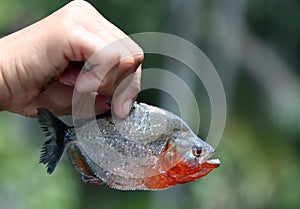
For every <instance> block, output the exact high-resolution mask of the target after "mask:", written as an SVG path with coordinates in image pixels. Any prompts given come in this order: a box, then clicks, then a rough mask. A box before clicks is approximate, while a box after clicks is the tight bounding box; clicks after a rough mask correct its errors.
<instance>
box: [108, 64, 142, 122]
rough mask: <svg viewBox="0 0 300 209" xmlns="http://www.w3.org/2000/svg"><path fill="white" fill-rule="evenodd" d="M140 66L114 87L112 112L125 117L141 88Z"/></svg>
mask: <svg viewBox="0 0 300 209" xmlns="http://www.w3.org/2000/svg"><path fill="white" fill-rule="evenodd" d="M140 84H141V66H140V67H138V69H137V71H136V72H135V73H134V74H132V75H130V76H128V77H127V78H126V79H124V80H123V81H122V82H121V83H120V85H119V86H118V88H117V89H116V91H115V93H114V96H113V98H112V107H113V111H114V113H115V114H116V115H117V116H118V117H120V118H125V117H126V116H127V115H128V114H129V111H130V109H131V107H132V104H133V101H134V100H135V99H136V97H137V94H138V93H139V91H140V88H141V85H140Z"/></svg>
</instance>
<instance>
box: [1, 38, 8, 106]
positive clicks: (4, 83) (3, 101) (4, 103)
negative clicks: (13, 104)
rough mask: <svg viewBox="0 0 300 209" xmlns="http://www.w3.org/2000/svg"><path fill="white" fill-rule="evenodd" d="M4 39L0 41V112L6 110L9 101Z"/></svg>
mask: <svg viewBox="0 0 300 209" xmlns="http://www.w3.org/2000/svg"><path fill="white" fill-rule="evenodd" d="M5 48H6V46H4V41H3V38H1V39H0V92H1V93H0V111H3V110H5V107H6V106H7V103H8V100H9V95H10V92H9V86H8V84H7V81H6V78H5V61H4V60H5V57H4V56H5V52H4V51H5V50H4V49H5Z"/></svg>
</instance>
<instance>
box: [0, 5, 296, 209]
mask: <svg viewBox="0 0 300 209" xmlns="http://www.w3.org/2000/svg"><path fill="white" fill-rule="evenodd" d="M67 2H68V1H67V0H51V1H46V0H44V1H41V0H27V1H23V0H0V37H3V36H5V35H7V34H9V33H12V32H14V31H16V30H18V29H21V28H23V27H25V26H27V25H29V24H31V23H33V22H35V21H38V20H39V19H41V18H43V17H45V16H47V15H49V14H50V13H52V12H53V11H55V10H57V9H58V8H60V7H62V6H63V5H64V4H66V3H67ZM90 2H91V3H92V4H93V5H94V6H95V7H96V8H97V9H98V10H99V11H100V12H101V13H102V14H103V15H104V16H105V17H106V18H107V19H109V20H110V21H112V22H113V23H114V24H116V25H117V26H118V27H120V28H121V29H122V30H124V31H125V32H126V33H128V34H132V33H137V32H147V31H156V32H165V33H171V34H174V35H178V36H180V37H182V38H185V39H187V40H189V41H191V42H192V43H194V44H195V45H197V46H198V47H199V48H200V49H201V50H202V51H203V52H204V53H205V54H206V55H207V56H208V57H209V59H210V60H211V61H212V63H213V64H214V66H215V67H216V70H217V71H218V73H219V75H220V77H221V79H222V82H223V84H224V88H225V92H226V96H227V104H228V117H227V124H226V128H225V132H224V135H223V137H222V140H221V142H220V144H219V146H218V147H217V153H216V155H217V157H219V158H221V160H222V165H221V166H220V167H219V168H218V169H217V170H215V171H213V172H212V173H211V174H209V175H208V176H206V177H204V178H202V179H200V180H199V181H197V182H192V183H189V184H186V185H181V186H176V187H174V188H171V189H168V190H166V191H159V192H140V191H138V192H137V191H136V192H120V191H115V190H112V189H109V188H107V187H104V186H103V187H93V186H89V185H86V184H84V183H82V182H81V181H80V178H79V175H78V174H77V173H76V172H75V171H74V169H73V168H72V167H71V164H70V163H69V161H68V159H66V158H64V159H63V160H62V162H61V163H60V165H59V166H58V169H57V170H56V171H55V173H54V174H53V175H51V176H48V174H46V171H45V168H44V167H43V166H42V165H39V164H38V157H39V151H40V147H41V144H42V143H43V141H44V137H43V134H42V132H41V130H40V128H39V124H38V123H37V121H36V120H35V119H31V118H25V117H22V116H18V115H14V114H11V113H7V112H1V113H0V208H1V209H2V208H3V209H39V208H43V209H47V208H49V209H50V208H51V209H58V208H63V209H74V208H76V209H81V208H82V209H92V208H99V209H102V208H103V209H115V208H123V209H126V208H130V209H135V208H144V209H158V208H164V209H169V208H170V209H171V208H172V209H177V208H178V209H179V208H180V209H181V208H195V209H196V208H206V209H217V208H223V209H237V208H244V209H248V208H249V209H253V208H255V209H267V208H272V209H279V208H282V209H283V208H284V209H286V208H289V209H293V208H295V209H296V208H299V205H300V180H299V179H300V162H299V161H300V138H299V137H300V105H299V104H300V87H299V85H300V83H299V79H300V71H299V67H300V59H299V53H300V1H299V0H285V1H282V0H209V1H208V0H186V1H182V0H152V1H149V0H93V1H90ZM16 50H18V49H16ZM148 67H156V68H163V69H168V70H170V71H172V72H173V73H176V74H178V75H179V76H180V77H182V79H184V80H185V81H186V83H188V84H189V85H190V87H191V89H192V91H193V93H194V94H195V95H196V98H197V101H198V103H199V108H200V112H201V126H200V127H199V133H198V134H199V136H201V137H202V138H204V139H205V136H206V134H207V131H208V128H209V122H210V105H209V100H208V96H207V93H206V92H205V89H204V87H203V86H202V84H201V82H200V81H199V80H196V79H195V76H193V74H192V73H191V71H190V70H189V69H187V68H186V67H185V66H183V65H182V64H181V63H178V62H176V60H171V59H169V58H167V57H161V56H158V55H151V54H147V55H146V56H145V62H144V68H148ZM162 82H167V81H162ZM187 99H188V98H187ZM138 100H139V101H144V102H148V103H151V104H155V105H158V106H161V107H165V108H167V109H169V110H171V111H174V112H178V107H177V106H176V103H175V101H174V99H172V98H171V97H170V96H169V95H168V94H166V93H164V92H160V91H158V90H146V91H144V92H142V93H141V94H140V96H139V98H138ZM187 108H188V107H187ZM66 119H68V118H66Z"/></svg>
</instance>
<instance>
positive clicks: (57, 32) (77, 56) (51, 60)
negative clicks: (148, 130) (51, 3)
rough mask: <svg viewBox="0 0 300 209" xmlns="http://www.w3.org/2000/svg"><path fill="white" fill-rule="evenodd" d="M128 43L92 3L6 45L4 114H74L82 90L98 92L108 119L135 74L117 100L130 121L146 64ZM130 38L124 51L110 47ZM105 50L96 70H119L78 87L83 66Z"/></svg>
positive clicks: (96, 74) (2, 52) (0, 75)
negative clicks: (42, 110) (45, 111)
mask: <svg viewBox="0 0 300 209" xmlns="http://www.w3.org/2000/svg"><path fill="white" fill-rule="evenodd" d="M126 37H127V36H126V34H124V33H123V32H122V31H121V30H119V29H118V28H117V27H116V26H114V25H113V24H111V23H110V22H109V21H107V20H106V19H105V18H104V17H103V16H102V15H101V14H100V13H99V12H97V10H96V9H95V8H94V7H93V6H92V5H90V4H89V3H88V2H85V1H82V0H75V1H72V2H70V3H69V4H67V5H66V6H64V7H63V8H61V9H59V10H57V11H56V12H54V13H53V14H51V15H50V16H48V17H46V18H44V19H43V20H41V21H39V22H37V23H35V24H33V25H30V26H28V27H26V28H24V29H22V30H20V31H17V32H15V33H13V34H11V35H8V36H6V37H4V38H2V39H0V92H1V94H0V110H8V111H11V112H14V113H18V114H22V115H26V116H33V117H35V116H37V111H36V108H37V107H44V108H47V109H49V110H51V111H52V112H54V113H55V114H57V115H66V114H70V113H71V112H72V95H73V91H74V89H76V91H79V92H94V91H95V90H98V94H97V96H96V100H95V108H96V112H97V113H98V114H100V113H104V112H107V111H108V110H109V109H110V107H109V106H108V105H107V101H108V98H110V97H111V96H113V93H114V91H115V89H116V87H117V86H118V85H119V84H120V82H121V81H122V80H123V79H124V78H126V77H127V76H128V75H131V74H132V75H133V76H132V79H131V80H130V82H129V83H128V85H127V86H126V87H124V90H123V91H121V93H119V94H116V96H114V98H113V100H112V102H113V108H114V112H115V113H116V115H117V116H119V117H121V118H123V117H126V116H127V114H128V113H129V110H130V106H131V104H132V100H134V99H135V96H136V95H137V94H138V92H139V90H140V78H141V63H142V61H143V51H142V50H141V48H140V47H139V46H138V45H137V44H136V43H134V41H132V40H131V39H129V38H126ZM124 38H126V41H121V42H120V44H118V47H106V46H108V45H109V44H112V43H114V42H116V41H117V40H120V39H124ZM105 47H106V48H108V49H109V50H104V52H105V53H101V58H99V59H94V60H93V63H92V64H93V65H96V66H103V63H104V62H105V63H106V64H107V63H108V65H109V64H111V63H116V64H115V65H113V66H111V67H110V68H109V70H103V67H98V68H97V67H96V68H93V70H91V71H88V72H86V73H85V75H83V76H82V77H80V78H79V79H78V80H77V81H76V79H77V77H78V74H79V71H80V69H81V67H82V66H83V62H84V61H86V60H89V59H90V58H91V57H92V55H94V54H95V53H96V52H99V51H100V50H102V49H104V48H105ZM97 62H98V63H97ZM75 82H76V84H75ZM99 84H100V85H99Z"/></svg>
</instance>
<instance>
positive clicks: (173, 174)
mask: <svg viewBox="0 0 300 209" xmlns="http://www.w3.org/2000/svg"><path fill="white" fill-rule="evenodd" d="M219 166H220V160H219V159H211V160H207V161H205V162H204V163H201V164H199V163H196V162H195V163H193V164H191V163H189V162H185V161H180V162H179V163H178V164H176V165H175V166H174V167H173V168H171V169H169V170H167V171H163V172H161V173H160V174H159V175H155V176H152V177H148V178H146V179H145V187H146V188H147V189H149V190H162V189H167V188H169V187H172V186H175V185H177V184H185V183H188V182H190V181H196V180H198V179H200V178H201V177H203V176H205V175H207V174H208V173H210V172H211V171H213V170H214V169H216V168H218V167H219Z"/></svg>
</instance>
